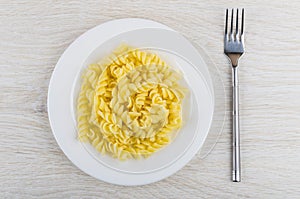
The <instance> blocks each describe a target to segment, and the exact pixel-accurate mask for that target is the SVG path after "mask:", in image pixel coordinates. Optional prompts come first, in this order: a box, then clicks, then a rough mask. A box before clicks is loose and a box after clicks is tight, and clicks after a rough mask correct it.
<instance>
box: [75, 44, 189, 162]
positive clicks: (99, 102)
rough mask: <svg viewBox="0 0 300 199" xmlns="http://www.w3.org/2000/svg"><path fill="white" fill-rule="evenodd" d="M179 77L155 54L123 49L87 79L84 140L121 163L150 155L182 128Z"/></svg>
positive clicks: (80, 124) (81, 99) (81, 108)
mask: <svg viewBox="0 0 300 199" xmlns="http://www.w3.org/2000/svg"><path fill="white" fill-rule="evenodd" d="M179 79H181V74H180V73H179V72H176V71H174V70H172V69H171V67H170V66H168V65H167V64H166V63H165V62H164V61H163V60H162V59H160V58H159V57H158V56H157V55H156V54H154V53H151V52H146V51H141V50H138V49H133V48H131V47H129V46H127V45H121V46H120V47H118V48H117V49H116V50H114V52H113V53H112V54H111V55H110V56H109V57H108V58H105V59H103V60H102V61H101V62H99V63H96V64H91V65H90V66H89V67H88V68H87V69H86V71H85V72H84V74H83V75H82V85H81V90H80V93H79V96H78V100H77V128H78V138H79V140H80V141H84V142H89V143H91V145H93V146H94V147H95V148H96V149H97V150H98V151H99V152H101V153H102V154H105V153H108V154H110V155H111V156H112V157H114V158H118V159H120V160H126V159H130V158H136V159H139V158H141V157H149V156H150V155H152V154H153V153H154V152H156V151H158V150H160V149H161V148H163V147H164V146H166V145H167V144H169V143H170V141H171V137H173V136H172V135H173V134H174V133H175V132H176V130H178V129H179V128H180V127H181V126H182V115H181V109H182V107H181V104H182V100H183V98H184V95H185V92H186V89H185V88H182V87H181V86H180V85H179V83H178V80H179Z"/></svg>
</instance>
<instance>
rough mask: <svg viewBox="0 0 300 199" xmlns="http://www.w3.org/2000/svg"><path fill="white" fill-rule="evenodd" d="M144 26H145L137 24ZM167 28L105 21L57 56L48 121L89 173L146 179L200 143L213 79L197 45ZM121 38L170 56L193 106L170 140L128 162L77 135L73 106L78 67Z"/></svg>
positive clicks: (179, 163) (183, 159)
mask: <svg viewBox="0 0 300 199" xmlns="http://www.w3.org/2000/svg"><path fill="white" fill-rule="evenodd" d="M144 27H147V28H149V29H141V28H144ZM150 27H162V28H161V29H157V28H156V29H153V28H150ZM166 29H167V28H166V27H165V26H163V25H160V24H158V23H156V22H151V21H148V20H142V19H123V20H116V21H111V22H107V23H105V24H102V25H100V26H97V27H96V28H93V29H91V30H89V31H88V32H86V33H84V34H83V35H82V36H80V37H79V38H78V39H77V40H76V41H74V42H73V43H72V44H71V45H70V46H69V48H68V49H67V50H66V51H65V52H64V54H63V55H62V56H61V58H60V60H59V61H58V63H57V65H56V67H55V70H54V72H53V74H52V77H51V80H50V85H49V93H48V114H49V120H50V125H51V128H52V132H53V134H54V136H55V138H56V140H57V142H58V144H59V146H60V147H61V149H62V150H63V152H64V153H65V154H66V156H67V157H68V158H69V159H70V160H71V161H72V162H73V163H74V164H75V165H76V166H77V167H78V168H80V169H81V170H83V171H84V172H86V173H87V174H89V175H91V176H94V177H95V178H97V179H100V180H103V181H106V182H109V183H113V184H120V185H141V184H148V183H151V182H155V181H158V180H161V179H163V178H165V177H168V176H170V175H171V174H173V173H175V172H176V171H178V170H179V169H180V168H182V167H183V166H184V165H185V164H186V163H187V162H188V161H190V160H191V159H192V157H193V156H194V155H195V154H196V153H197V151H198V150H199V149H200V148H201V146H202V144H203V142H204V140H205V138H206V136H207V133H208V131H209V127H210V124H211V120H212V115H213V107H214V98H213V92H212V89H211V79H210V76H209V73H208V71H207V68H206V65H205V63H204V62H203V60H202V59H201V56H200V55H199V53H198V52H197V50H196V49H195V48H193V46H192V45H191V44H190V43H189V42H188V41H187V40H186V39H185V38H184V37H182V36H181V35H180V34H178V33H176V32H174V31H170V30H166ZM111 38H113V39H111ZM121 41H125V42H128V43H129V44H130V45H134V46H136V47H146V48H151V49H154V50H156V51H157V50H158V49H159V50H160V51H161V52H164V53H165V54H166V56H167V57H168V58H170V60H173V61H174V64H175V65H176V64H177V66H178V67H179V68H180V69H181V70H182V71H183V73H184V76H185V78H186V80H187V84H188V85H189V86H190V90H191V98H190V101H188V103H187V105H189V104H190V105H191V106H192V109H191V111H190V113H187V114H188V115H189V119H188V120H187V121H186V124H185V125H184V128H183V129H181V132H179V133H178V136H177V137H176V139H175V140H174V142H172V143H171V144H170V145H169V146H167V147H166V148H164V149H163V150H161V151H160V152H158V153H157V154H154V155H153V156H152V157H150V158H149V159H147V160H140V161H128V162H127V163H120V162H118V160H115V159H112V158H109V157H104V156H101V155H99V154H98V153H97V152H95V151H93V148H92V147H90V148H89V147H88V145H87V146H85V145H83V144H82V143H80V142H79V141H78V140H77V133H76V124H75V122H74V108H73V107H74V106H73V105H74V97H75V99H76V95H77V90H78V89H77V88H78V85H79V80H78V76H79V74H80V71H81V70H82V69H83V68H84V67H86V65H87V64H89V63H93V62H95V61H96V60H98V59H99V58H101V56H102V55H104V54H105V53H109V51H110V50H112V49H113V48H114V47H116V46H117V45H118V44H119V43H120V42H121ZM195 66H197V67H195ZM187 105H186V106H187ZM186 118H188V117H186Z"/></svg>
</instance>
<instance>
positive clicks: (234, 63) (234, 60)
mask: <svg viewBox="0 0 300 199" xmlns="http://www.w3.org/2000/svg"><path fill="white" fill-rule="evenodd" d="M227 56H228V57H229V59H230V60H231V64H232V67H238V63H239V58H240V56H241V54H228V55H227Z"/></svg>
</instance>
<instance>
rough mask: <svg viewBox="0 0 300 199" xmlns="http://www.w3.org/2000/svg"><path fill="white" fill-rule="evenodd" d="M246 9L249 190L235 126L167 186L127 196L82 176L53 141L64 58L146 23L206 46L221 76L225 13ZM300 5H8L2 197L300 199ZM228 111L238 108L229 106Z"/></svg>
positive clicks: (0, 119) (2, 48)
mask: <svg viewBox="0 0 300 199" xmlns="http://www.w3.org/2000/svg"><path fill="white" fill-rule="evenodd" d="M227 7H229V8H230V7H244V8H245V9H246V54H245V55H244V57H243V59H242V60H241V62H240V84H241V85H240V88H241V91H240V94H241V99H240V101H241V104H240V106H241V113H240V114H241V139H242V140H241V145H242V148H241V150H242V167H243V172H242V177H243V179H242V180H243V182H241V183H232V182H231V181H230V170H231V169H230V168H231V166H230V162H231V144H230V140H231V131H230V120H228V121H226V124H225V129H224V131H223V133H222V136H221V138H220V139H219V141H218V143H217V145H216V147H215V148H214V150H213V151H212V152H211V154H210V155H209V156H207V157H206V158H205V159H201V158H200V155H199V154H198V155H197V156H195V157H194V159H193V160H192V161H191V162H190V163H189V164H188V165H187V166H186V167H184V168H183V169H182V170H181V171H179V172H177V173H176V174H175V175H173V176H171V177H169V178H167V179H165V180H163V181H160V182H158V183H154V184H150V185H146V186H138V187H121V186H115V185H110V184H107V183H104V182H101V181H97V180H95V179H94V178H92V177H90V176H88V175H86V174H85V173H83V172H82V171H80V170H79V169H77V168H76V167H75V166H74V165H73V164H72V163H71V162H70V161H69V160H68V159H67V158H66V157H65V155H64V154H63V153H62V151H61V150H60V149H59V147H58V145H57V144H56V142H55V140H54V138H53V135H52V133H51V130H50V127H49V123H48V117H47V110H46V98H47V89H48V84H49V79H50V76H51V73H52V71H53V69H54V66H55V64H56V62H57V60H58V59H59V57H60V55H61V54H62V52H63V51H64V50H65V49H66V48H67V46H68V45H69V44H70V43H71V42H72V41H73V40H75V39H76V37H78V36H79V35H80V34H82V33H84V32H85V31H87V30H88V29H90V28H92V27H94V26H96V25H98V24H100V23H103V22H105V21H108V20H111V19H117V18H124V17H142V18H147V19H152V20H156V21H158V22H161V23H164V24H166V25H168V26H170V27H172V28H174V29H175V30H177V31H179V32H181V33H182V34H183V35H185V36H186V37H187V38H188V39H189V40H191V41H192V42H194V43H195V44H197V45H199V46H201V47H203V48H204V49H205V50H206V53H207V54H208V55H209V56H210V57H211V58H212V59H213V60H214V62H215V63H216V65H217V66H218V67H219V70H220V71H221V76H222V79H223V81H224V84H225V88H226V93H227V96H229V95H230V82H231V79H230V77H231V74H230V72H231V71H230V67H229V65H228V61H227V59H226V58H225V56H224V55H223V54H222V48H223V44H222V33H223V23H224V9H225V8H227ZM299 9H300V3H299V2H298V1H280V0H272V1H271V0H265V1H256V0H254V1H250V0H248V1H245V0H241V1H237V0H227V1H225V0H220V1H218V2H205V1H196V0H193V1H189V2H186V3H183V1H178V0H177V1H171V0H167V1H159V0H153V1H145V0H142V1H133V0H132V1H122V2H119V1H115V0H113V1H108V0H103V1H97V0H85V1H83V0H78V1H71V0H68V1H57V0H56V1H55V0H53V1H50V0H44V1H4V0H0V19H1V20H0V35H1V45H0V85H1V93H0V133H1V137H0V139H1V145H0V154H1V156H0V162H1V166H0V183H1V184H0V185H1V186H0V198H122V199H126V198H271V197H272V198H299V195H300V192H299V190H300V156H299V154H300V123H299V121H300V100H299V99H300V66H299V63H300V55H299V54H300V42H299V41H300V23H299V19H300V13H299ZM226 107H227V112H228V113H230V108H229V107H230V106H229V104H227V106H226Z"/></svg>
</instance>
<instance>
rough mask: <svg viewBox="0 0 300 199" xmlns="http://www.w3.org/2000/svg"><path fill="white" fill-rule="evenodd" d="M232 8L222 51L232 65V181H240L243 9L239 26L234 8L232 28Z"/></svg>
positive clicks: (226, 25) (237, 14) (237, 11)
mask: <svg viewBox="0 0 300 199" xmlns="http://www.w3.org/2000/svg"><path fill="white" fill-rule="evenodd" d="M233 15H234V10H233V9H232V10H231V23H230V24H231V25H230V32H229V30H228V9H226V22H225V35H224V53H225V54H226V55H227V56H228V58H229V59H230V61H231V65H232V131H233V132H232V133H233V135H232V181H233V182H240V181H241V159H240V125H239V83H238V61H239V58H240V57H241V56H242V55H243V53H244V9H242V21H241V27H240V28H239V10H238V9H237V10H236V20H235V21H236V24H235V28H234V25H233V23H234V19H233V18H234V16H233Z"/></svg>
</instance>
